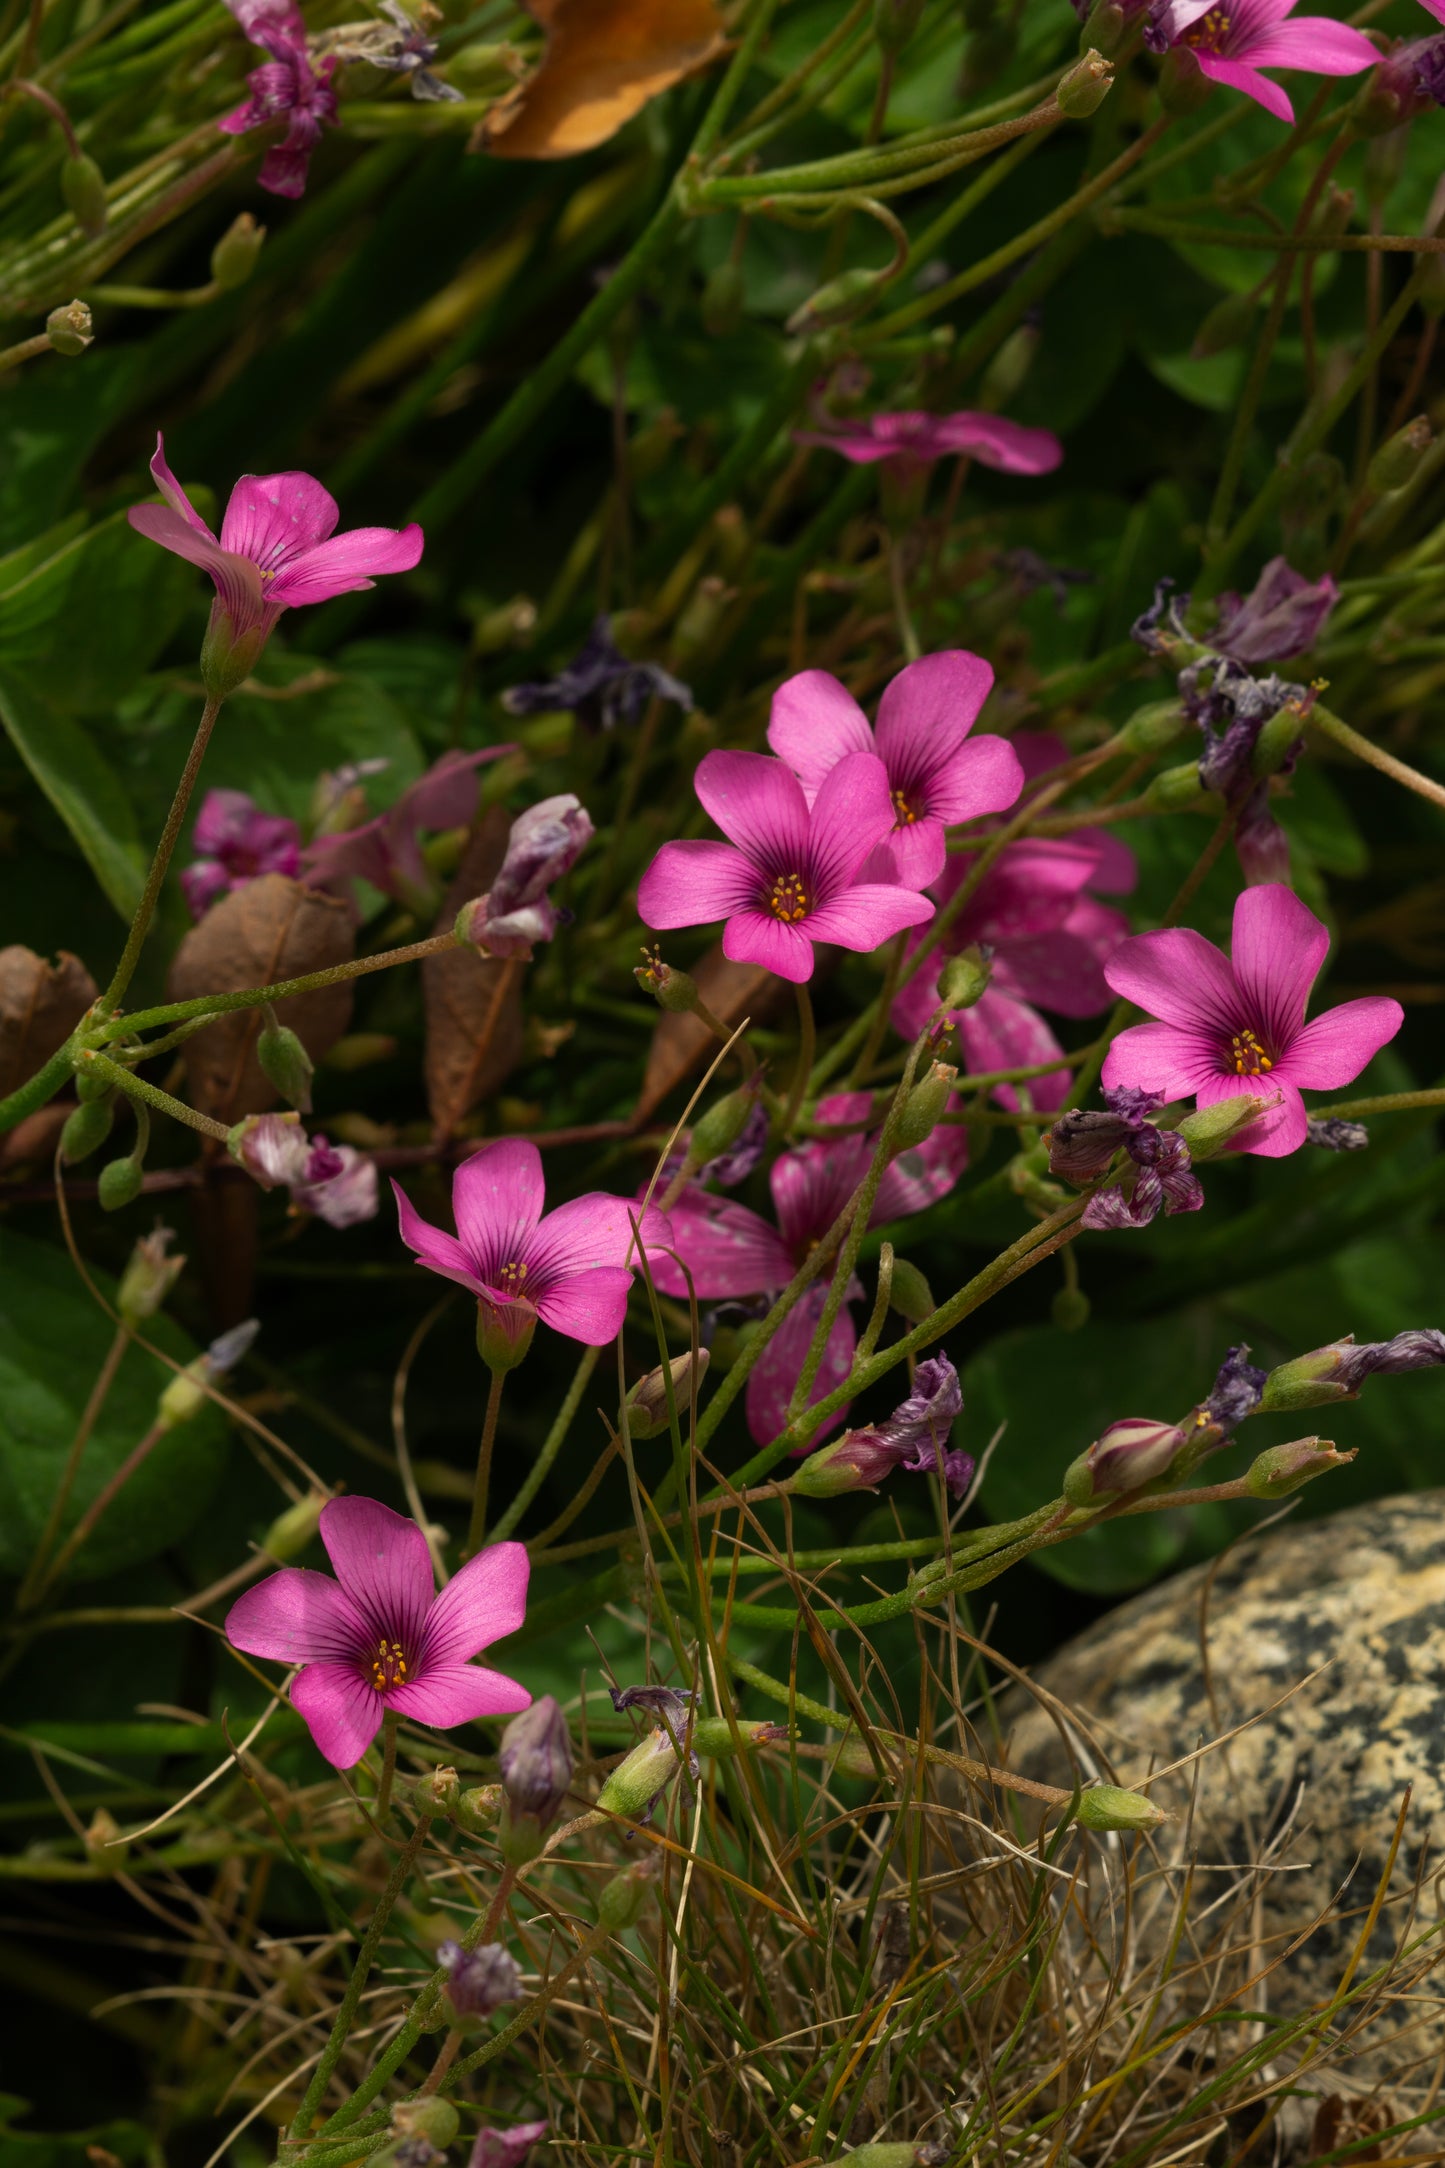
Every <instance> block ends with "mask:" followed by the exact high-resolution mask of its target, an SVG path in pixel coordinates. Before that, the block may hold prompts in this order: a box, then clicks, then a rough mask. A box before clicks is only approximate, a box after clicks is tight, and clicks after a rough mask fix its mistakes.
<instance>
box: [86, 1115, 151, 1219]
mask: <svg viewBox="0 0 1445 2168" xmlns="http://www.w3.org/2000/svg"><path fill="white" fill-rule="evenodd" d="M67 1126H68V1125H67ZM144 1177H145V1167H144V1165H143V1163H142V1161H141V1160H140V1158H139V1156H138V1155H137V1154H136V1153H134V1152H131V1153H128V1154H127V1156H126V1157H125V1158H124V1159H112V1160H111V1161H110V1162H109V1163H108V1165H106V1166H104V1167H102V1168H101V1170H100V1180H99V1182H98V1183H97V1184H96V1194H97V1196H98V1197H99V1200H100V1209H101V1211H102V1212H119V1211H121V1210H123V1208H124V1207H125V1206H126V1205H128V1204H134V1203H135V1200H136V1198H137V1197H138V1196H139V1195H140V1186H141V1182H142V1181H143V1179H144Z"/></svg>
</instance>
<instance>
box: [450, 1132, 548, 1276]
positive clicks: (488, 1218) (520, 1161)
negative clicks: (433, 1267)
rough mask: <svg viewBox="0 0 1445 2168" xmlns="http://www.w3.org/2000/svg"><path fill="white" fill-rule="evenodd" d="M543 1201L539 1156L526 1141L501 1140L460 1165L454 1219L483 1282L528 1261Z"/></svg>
mask: <svg viewBox="0 0 1445 2168" xmlns="http://www.w3.org/2000/svg"><path fill="white" fill-rule="evenodd" d="M545 1195H546V1180H545V1177H544V1175H543V1173H542V1155H541V1153H540V1152H539V1151H538V1149H537V1147H536V1145H535V1144H533V1143H532V1141H531V1139H530V1138H529V1137H499V1138H498V1140H497V1142H496V1143H495V1144H484V1145H483V1146H482V1148H481V1150H480V1151H479V1152H472V1153H469V1154H468V1156H467V1157H466V1158H465V1159H464V1160H463V1161H462V1162H461V1165H460V1166H459V1167H458V1168H457V1171H456V1173H455V1174H454V1175H453V1176H452V1213H453V1216H454V1217H455V1219H456V1223H457V1233H458V1234H459V1235H460V1237H461V1242H462V1248H463V1249H464V1250H465V1252H466V1254H467V1256H468V1257H469V1259H470V1260H471V1262H472V1265H473V1267H474V1268H475V1270H476V1271H477V1272H478V1273H480V1275H481V1277H482V1278H483V1279H491V1278H493V1277H495V1275H496V1274H497V1273H498V1272H499V1271H500V1270H501V1268H502V1267H503V1266H504V1265H509V1264H514V1263H520V1262H521V1261H522V1260H523V1258H526V1257H529V1256H530V1255H531V1245H532V1238H533V1236H534V1234H535V1232H536V1228H537V1224H538V1222H539V1220H540V1219H541V1217H542V1205H543V1202H544V1199H545Z"/></svg>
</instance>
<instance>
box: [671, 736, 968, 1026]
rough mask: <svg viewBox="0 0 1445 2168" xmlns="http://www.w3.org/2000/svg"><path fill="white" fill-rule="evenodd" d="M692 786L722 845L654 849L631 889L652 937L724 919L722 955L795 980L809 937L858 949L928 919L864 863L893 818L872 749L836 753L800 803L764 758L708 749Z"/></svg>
mask: <svg viewBox="0 0 1445 2168" xmlns="http://www.w3.org/2000/svg"><path fill="white" fill-rule="evenodd" d="M695 787H696V790H697V794H698V797H699V798H700V799H701V800H702V803H703V806H704V808H705V810H706V811H707V812H708V813H710V814H711V815H712V818H713V819H714V820H715V821H716V822H717V824H718V827H719V828H721V830H722V832H723V834H724V835H725V836H727V837H728V838H729V841H728V842H726V843H711V842H705V841H701V840H699V841H695V842H694V841H686V842H679V843H664V844H663V846H662V849H661V850H660V851H659V852H658V854H657V856H656V858H654V859H653V861H652V864H651V865H650V866H649V867H648V869H647V871H646V873H644V875H643V876H642V880H641V883H640V885H639V887H638V891H637V908H638V911H639V912H640V914H641V916H642V919H643V922H644V924H645V925H648V926H651V927H653V928H654V930H661V929H665V928H668V927H672V926H702V925H706V924H707V923H708V922H709V921H710V920H713V919H719V918H721V919H725V920H726V921H727V924H726V925H725V927H724V928H723V943H722V945H723V954H724V955H725V956H728V957H731V958H732V960H733V962H734V963H753V964H762V965H763V966H764V968H765V969H766V970H768V971H775V972H776V973H777V975H778V977H779V978H781V979H792V980H793V981H794V983H795V984H801V983H802V982H803V980H805V979H810V978H811V977H812V976H813V960H814V959H813V943H814V942H815V941H832V942H836V943H837V944H838V945H839V947H841V948H849V949H859V950H862V951H863V952H864V953H865V954H869V953H871V952H872V951H873V950H874V949H876V948H881V947H882V945H883V943H884V942H885V941H886V940H888V939H889V937H890V936H891V935H893V934H895V933H899V932H901V931H902V929H903V928H904V927H905V926H920V925H922V923H923V921H924V920H925V919H929V918H932V916H933V905H932V904H931V903H930V902H929V901H928V899H927V897H926V896H920V895H919V894H918V893H917V892H916V890H914V889H910V888H901V887H899V886H898V885H897V882H896V879H890V878H888V877H887V876H885V877H884V878H883V879H879V878H878V877H877V875H876V873H873V874H871V875H870V872H869V868H868V867H867V863H866V862H867V860H868V859H869V858H871V857H872V855H873V853H874V851H875V850H877V848H878V846H879V844H880V843H883V842H885V841H886V840H887V838H888V837H889V836H890V835H891V834H892V832H893V825H894V822H895V820H896V819H897V808H896V807H895V805H894V803H893V799H892V797H891V796H890V795H889V790H888V771H887V769H886V768H885V767H884V765H883V763H882V761H881V760H879V759H878V758H877V757H876V756H875V755H874V754H872V753H863V752H859V753H848V754H845V755H844V757H843V759H841V760H840V761H839V762H838V763H837V765H836V766H835V767H834V768H832V769H830V770H829V773H828V775H827V777H826V778H825V780H824V781H823V783H822V785H821V787H820V788H819V790H818V793H817V796H816V797H815V798H814V800H813V802H812V805H811V806H810V805H809V803H808V800H807V797H806V796H805V794H804V791H803V786H802V784H801V783H800V782H799V781H798V779H797V777H796V776H795V775H793V774H792V773H791V772H790V771H789V770H788V769H787V768H786V767H785V766H784V765H783V763H782V761H780V760H770V759H769V758H768V756H767V754H766V753H708V754H707V755H706V756H705V757H704V759H703V760H702V761H701V762H700V763H699V765H698V771H697V776H696V782H695ZM865 876H867V877H865Z"/></svg>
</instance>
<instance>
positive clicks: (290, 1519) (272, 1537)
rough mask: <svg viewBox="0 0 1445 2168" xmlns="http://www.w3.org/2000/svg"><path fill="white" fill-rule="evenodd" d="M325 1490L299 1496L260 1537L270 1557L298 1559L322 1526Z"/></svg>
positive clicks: (284, 1559) (325, 1499) (283, 1559)
mask: <svg viewBox="0 0 1445 2168" xmlns="http://www.w3.org/2000/svg"><path fill="white" fill-rule="evenodd" d="M327 1502H328V1501H327V1497H326V1493H325V1492H324V1491H310V1492H308V1494H307V1495H306V1497H304V1498H298V1499H297V1501H296V1503H295V1505H294V1506H287V1508H286V1511H285V1512H284V1513H278V1514H277V1516H276V1518H275V1520H274V1521H272V1523H271V1525H270V1527H269V1528H268V1529H267V1530H266V1533H265V1535H264V1536H263V1537H262V1538H261V1548H262V1550H263V1551H264V1552H265V1553H266V1556H267V1557H268V1558H279V1559H280V1560H282V1561H283V1563H284V1562H285V1561H286V1560H288V1559H292V1558H299V1557H300V1555H301V1553H302V1552H303V1551H304V1550H305V1548H306V1546H307V1544H308V1543H309V1542H310V1541H311V1539H312V1537H313V1536H314V1535H315V1533H316V1531H317V1529H318V1528H319V1527H320V1525H321V1508H322V1507H323V1506H324V1505H325V1504H327Z"/></svg>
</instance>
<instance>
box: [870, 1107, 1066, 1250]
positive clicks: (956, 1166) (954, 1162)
mask: <svg viewBox="0 0 1445 2168" xmlns="http://www.w3.org/2000/svg"><path fill="white" fill-rule="evenodd" d="M1045 1081H1047V1079H1045ZM948 1104H949V1107H950V1108H956V1107H957V1105H958V1101H957V1099H956V1098H954V1099H950V1100H949V1102H948ZM967 1165H968V1132H967V1130H966V1129H965V1128H964V1127H963V1125H962V1123H961V1122H948V1123H943V1122H940V1123H939V1125H938V1127H937V1128H936V1129H935V1130H934V1132H933V1134H932V1136H930V1137H925V1138H924V1140H923V1142H922V1144H915V1145H913V1146H912V1147H911V1149H910V1150H908V1151H906V1152H900V1153H899V1154H898V1157H897V1158H896V1159H895V1160H893V1161H891V1162H890V1164H889V1167H888V1171H887V1173H886V1174H885V1175H884V1177H883V1179H882V1181H881V1182H880V1183H879V1185H878V1195H877V1198H876V1199H875V1201H874V1205H873V1216H872V1219H871V1221H870V1222H869V1224H870V1225H871V1226H874V1227H881V1226H882V1225H883V1223H884V1221H885V1220H895V1219H907V1218H908V1217H909V1216H910V1214H912V1213H914V1212H923V1211H926V1210H927V1208H928V1206H929V1205H931V1204H937V1202H938V1200H939V1198H940V1197H946V1196H947V1195H948V1193H949V1191H950V1190H952V1189H955V1188H956V1187H957V1185H958V1178H959V1176H960V1175H961V1174H962V1173H963V1170H964V1168H965V1167H966V1166H967Z"/></svg>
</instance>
